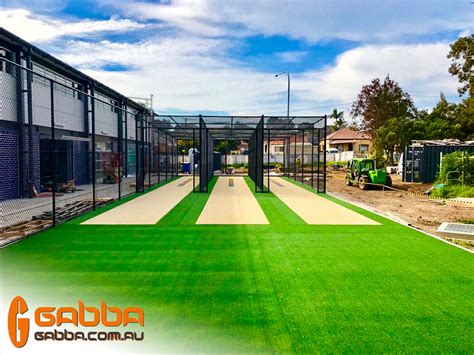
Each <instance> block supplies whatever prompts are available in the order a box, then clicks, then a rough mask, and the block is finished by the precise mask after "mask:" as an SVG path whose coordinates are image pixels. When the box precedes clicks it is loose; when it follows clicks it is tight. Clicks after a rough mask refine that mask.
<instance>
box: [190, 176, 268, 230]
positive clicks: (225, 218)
mask: <svg viewBox="0 0 474 355" xmlns="http://www.w3.org/2000/svg"><path fill="white" fill-rule="evenodd" d="M196 224H269V222H268V219H267V217H266V216H265V213H263V210H262V208H261V207H260V205H259V204H258V202H257V199H256V198H255V196H254V195H253V193H252V191H250V189H249V187H248V185H247V183H246V182H245V180H244V178H243V177H240V176H233V177H224V176H221V177H219V178H218V179H217V182H216V185H215V186H214V188H213V189H212V192H211V196H209V199H208V200H207V203H206V205H205V206H204V209H203V210H202V212H201V215H200V216H199V218H198V220H197V222H196Z"/></svg>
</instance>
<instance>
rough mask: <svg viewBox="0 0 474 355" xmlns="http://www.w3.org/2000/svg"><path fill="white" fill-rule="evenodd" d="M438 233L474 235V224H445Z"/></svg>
mask: <svg viewBox="0 0 474 355" xmlns="http://www.w3.org/2000/svg"><path fill="white" fill-rule="evenodd" d="M438 232H444V233H453V234H464V235H474V224H464V223H448V222H443V223H441V225H440V226H439V228H438Z"/></svg>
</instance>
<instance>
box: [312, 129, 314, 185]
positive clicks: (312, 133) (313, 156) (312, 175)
mask: <svg viewBox="0 0 474 355" xmlns="http://www.w3.org/2000/svg"><path fill="white" fill-rule="evenodd" d="M311 188H314V123H313V126H312V127H311Z"/></svg>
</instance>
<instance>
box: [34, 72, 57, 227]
mask: <svg viewBox="0 0 474 355" xmlns="http://www.w3.org/2000/svg"><path fill="white" fill-rule="evenodd" d="M49 93H50V99H51V104H50V108H51V147H50V149H51V152H50V155H51V175H52V181H53V188H52V189H51V192H52V199H53V200H52V203H53V206H52V207H53V226H55V225H56V166H55V165H56V164H55V163H56V154H55V153H56V136H55V132H54V131H55V129H54V126H55V124H54V83H53V81H52V80H50V81H49ZM30 154H31V152H30Z"/></svg>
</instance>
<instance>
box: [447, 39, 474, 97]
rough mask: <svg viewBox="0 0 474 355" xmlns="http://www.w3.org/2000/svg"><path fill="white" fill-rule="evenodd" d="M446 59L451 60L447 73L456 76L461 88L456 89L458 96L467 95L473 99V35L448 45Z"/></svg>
mask: <svg viewBox="0 0 474 355" xmlns="http://www.w3.org/2000/svg"><path fill="white" fill-rule="evenodd" d="M450 48H451V50H450V51H449V54H448V58H449V59H451V65H450V67H449V73H451V75H453V76H457V77H458V80H459V83H460V84H461V86H460V87H459V88H458V93H459V96H462V95H464V94H465V93H466V92H467V93H469V96H470V97H474V75H473V64H474V35H471V36H466V37H461V38H458V40H457V41H456V42H454V43H452V44H451V45H450Z"/></svg>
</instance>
